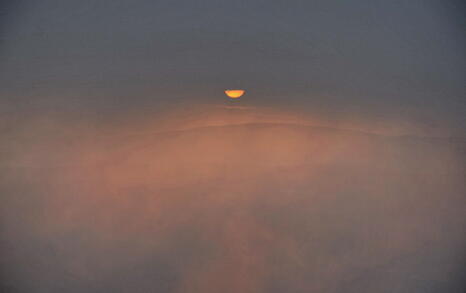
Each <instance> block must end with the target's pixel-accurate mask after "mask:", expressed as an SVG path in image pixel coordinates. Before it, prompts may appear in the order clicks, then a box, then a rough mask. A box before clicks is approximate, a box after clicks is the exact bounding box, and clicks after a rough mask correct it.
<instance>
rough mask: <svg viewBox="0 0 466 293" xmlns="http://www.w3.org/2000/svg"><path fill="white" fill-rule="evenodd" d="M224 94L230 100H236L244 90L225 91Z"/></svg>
mask: <svg viewBox="0 0 466 293" xmlns="http://www.w3.org/2000/svg"><path fill="white" fill-rule="evenodd" d="M225 94H226V95H227V96H228V97H230V98H232V99H237V98H239V97H241V96H242V95H244V90H226V91H225Z"/></svg>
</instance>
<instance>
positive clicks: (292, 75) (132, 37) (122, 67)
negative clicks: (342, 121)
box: [0, 0, 466, 135]
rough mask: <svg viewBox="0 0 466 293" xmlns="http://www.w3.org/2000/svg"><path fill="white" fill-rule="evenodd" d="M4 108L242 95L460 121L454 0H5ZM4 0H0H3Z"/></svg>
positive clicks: (461, 76)
mask: <svg viewBox="0 0 466 293" xmlns="http://www.w3.org/2000/svg"><path fill="white" fill-rule="evenodd" d="M2 3H5V4H3V7H2V15H1V17H2V22H1V25H2V28H1V31H0V32H1V34H2V36H1V37H2V43H1V46H2V47H1V51H0V54H1V55H0V62H1V63H0V64H1V65H0V97H1V101H0V109H1V111H2V114H4V115H6V114H8V115H13V116H15V115H17V114H21V115H22V114H23V112H24V111H26V112H28V113H29V112H34V113H50V112H53V113H57V112H63V111H64V112H67V111H68V112H70V111H71V112H74V113H79V115H81V116H82V117H88V116H90V115H104V114H105V113H115V112H125V111H127V110H129V109H133V110H134V109H135V111H136V112H137V111H138V109H141V108H143V107H144V108H145V109H148V108H149V109H161V107H162V106H161V105H162V104H163V105H166V104H177V103H185V102H188V103H193V101H194V103H207V104H209V103H222V102H224V100H223V96H222V90H223V89H225V88H231V87H241V88H245V89H247V90H248V96H247V99H246V98H245V99H243V100H242V103H243V104H247V105H254V106H259V107H264V106H267V107H272V108H285V109H291V110H299V111H301V112H304V113H307V114H310V115H312V114H313V113H323V115H327V116H328V117H339V118H341V117H346V118H348V119H352V118H354V117H358V118H361V119H369V120H371V119H374V117H379V118H380V117H382V118H383V119H388V120H397V121H405V120H409V121H411V122H414V123H418V124H419V125H421V126H426V127H427V128H432V129H435V128H441V129H444V128H453V129H454V132H455V134H456V135H458V134H460V133H461V132H462V130H463V129H464V125H465V118H464V116H465V115H464V114H465V109H466V106H465V102H464V101H465V100H466V99H465V87H464V80H465V68H466V67H465V65H466V62H465V56H464V50H465V44H466V43H465V36H464V33H463V31H462V28H463V26H464V9H463V8H464V5H462V4H460V3H461V1H429V0H423V1H421V0H412V1H378V0H356V1H328V0H325V1H323V0H319V1H276V0H275V1H265V0H264V1H260V0H253V1H213V0H200V1H187V0H186V1H175V0H172V1H148V0H142V1H129V0H112V1H94V0H82V1H64V0H43V1H28V0H22V1H6V2H5V1H3V2H2ZM8 3H9V4H8Z"/></svg>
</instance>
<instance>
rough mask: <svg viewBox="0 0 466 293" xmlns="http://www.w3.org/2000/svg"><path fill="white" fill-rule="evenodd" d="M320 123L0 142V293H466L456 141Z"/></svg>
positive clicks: (207, 118) (277, 119)
mask: <svg viewBox="0 0 466 293" xmlns="http://www.w3.org/2000/svg"><path fill="white" fill-rule="evenodd" d="M180 113H183V115H180ZM25 120H28V119H25ZM319 121H320V120H319V119H318V118H316V119H312V118H311V117H308V118H307V120H303V119H302V117H298V116H293V115H291V114H290V113H283V112H280V111H265V110H264V109H257V108H248V107H220V108H219V107H209V108H204V109H203V110H202V111H196V110H186V109H184V110H182V111H181V112H180V111H174V110H173V111H171V112H168V113H166V114H164V115H154V116H148V117H145V118H144V119H141V118H140V117H137V116H132V117H129V116H127V117H124V118H121V119H120V120H114V121H111V122H109V121H105V122H102V121H101V122H95V123H93V124H86V123H83V121H79V120H73V119H71V118H70V119H61V120H60V123H56V122H57V121H54V120H53V118H51V119H37V118H30V119H29V121H28V122H27V123H26V122H24V123H22V124H21V125H18V126H16V127H13V128H10V129H9V130H8V131H3V132H2V133H3V134H2V137H1V140H2V144H1V147H2V159H1V163H0V178H1V182H0V189H1V190H0V194H1V202H2V205H1V208H0V211H1V223H2V229H1V234H0V240H1V242H0V243H1V247H0V248H1V250H0V253H1V257H0V267H1V280H2V286H3V287H2V292H38V293H40V292H161V293H162V292H175V293H184V292H193V293H194V292H225V293H228V292H254V293H258V292H271V293H274V292H277V293H278V292H303V293H304V292H326V293H327V292H458V293H460V292H463V291H464V289H465V287H464V283H463V281H462V280H463V277H464V271H465V256H464V252H465V250H464V247H465V245H466V236H465V234H464V231H465V228H466V227H465V226H466V217H465V214H466V213H465V212H466V211H465V206H466V205H465V204H466V202H465V197H464V194H465V191H466V186H465V182H464V176H465V170H464V166H465V165H464V158H465V157H464V155H465V151H466V148H465V143H464V141H462V140H460V139H448V138H433V137H426V136H416V135H389V134H387V133H385V132H384V131H380V132H377V131H374V132H370V131H364V130H361V128H360V129H354V128H348V127H346V128H345V127H344V126H343V125H341V124H338V125H326V124H325V123H324V122H322V123H319ZM347 125H354V124H351V123H348V124H347ZM363 128H364V127H363ZM366 128H367V129H369V128H370V123H367V125H366Z"/></svg>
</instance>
